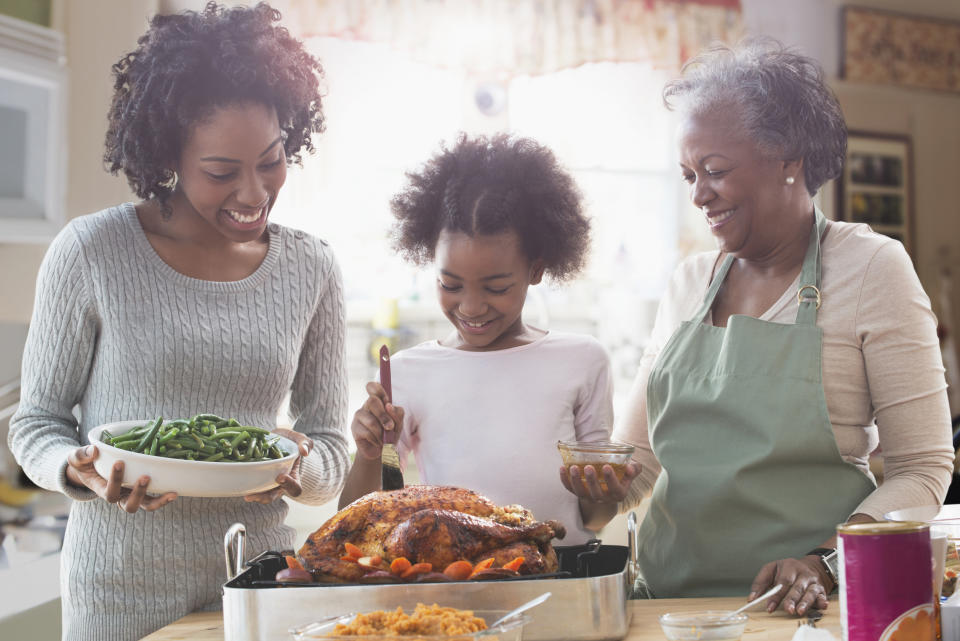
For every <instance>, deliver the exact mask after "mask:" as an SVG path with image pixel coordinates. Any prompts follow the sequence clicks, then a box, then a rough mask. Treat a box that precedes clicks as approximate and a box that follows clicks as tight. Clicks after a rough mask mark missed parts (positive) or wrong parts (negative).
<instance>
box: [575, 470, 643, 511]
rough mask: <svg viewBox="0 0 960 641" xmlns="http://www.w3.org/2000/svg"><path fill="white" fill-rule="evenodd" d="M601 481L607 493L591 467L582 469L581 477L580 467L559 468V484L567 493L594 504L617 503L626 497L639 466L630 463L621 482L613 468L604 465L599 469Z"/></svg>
mask: <svg viewBox="0 0 960 641" xmlns="http://www.w3.org/2000/svg"><path fill="white" fill-rule="evenodd" d="M601 473H602V474H603V481H604V483H606V485H607V491H606V492H604V491H603V488H602V487H601V485H600V477H599V476H598V475H597V470H596V468H594V466H592V465H585V466H584V467H583V475H581V474H580V467H579V466H577V465H571V466H570V468H569V469H567V467H566V466H561V467H560V482H561V483H563V487H565V488H567V491H569V492H573V493H574V494H576V495H577V496H578V497H580V499H581V500H587V501H593V502H594V503H619V502H620V501H622V500H624V499H625V498H626V497H627V491H628V490H629V489H630V484H631V483H632V482H633V479H634V478H636V477H637V475H638V474H640V464H639V463H637V462H636V461H630V462H629V463H627V466H626V468H625V471H624V475H623V480H622V481H621V480H620V479H618V478H617V475H616V474H615V473H614V471H613V468H612V467H610V466H609V465H604V466H603V468H602V469H601Z"/></svg>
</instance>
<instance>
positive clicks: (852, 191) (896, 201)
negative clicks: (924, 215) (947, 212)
mask: <svg viewBox="0 0 960 641" xmlns="http://www.w3.org/2000/svg"><path fill="white" fill-rule="evenodd" d="M837 194H838V200H839V202H838V206H837V212H838V214H839V216H838V217H839V218H840V220H846V221H848V222H852V223H866V224H868V225H870V227H872V228H873V230H874V231H876V232H878V233H881V234H885V235H887V236H890V237H891V238H895V239H897V240H899V241H900V242H901V243H903V246H904V247H905V248H906V250H907V252H908V253H909V254H910V256H911V257H913V259H914V262H916V255H915V253H914V247H913V174H912V158H911V145H910V138H909V137H908V136H903V135H897V134H884V133H872V132H864V131H851V132H850V135H849V139H848V142H847V159H846V162H845V163H844V166H843V175H842V176H841V178H840V184H839V189H838V190H837Z"/></svg>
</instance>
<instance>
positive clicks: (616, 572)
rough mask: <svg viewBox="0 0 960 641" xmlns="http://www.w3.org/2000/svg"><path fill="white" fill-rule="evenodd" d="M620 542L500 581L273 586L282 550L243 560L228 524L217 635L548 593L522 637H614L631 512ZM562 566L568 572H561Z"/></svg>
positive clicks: (623, 602) (628, 555)
mask: <svg viewBox="0 0 960 641" xmlns="http://www.w3.org/2000/svg"><path fill="white" fill-rule="evenodd" d="M627 531H628V537H627V542H628V545H627V546H626V547H624V546H621V545H602V544H600V542H599V541H593V542H591V543H588V544H586V545H579V546H569V547H562V546H557V547H556V550H557V554H558V556H559V558H560V569H561V573H560V575H562V576H554V575H551V578H522V579H512V580H501V581H460V582H452V583H406V584H397V585H356V584H349V585H336V584H309V585H289V586H278V585H276V584H273V578H274V576H275V574H276V572H277V571H278V570H280V569H282V568H284V567H286V562H285V561H284V560H283V557H282V555H280V554H279V553H276V552H265V553H263V554H261V555H260V556H258V557H257V558H255V559H253V560H251V561H249V562H245V561H244V541H245V538H246V531H245V529H244V527H243V525H242V524H239V523H237V524H234V525H233V526H232V527H231V528H230V529H229V530H228V531H227V534H226V536H225V537H224V553H225V556H226V562H227V577H228V580H227V582H226V583H225V584H224V586H223V623H224V639H225V641H289V640H290V639H291V638H292V637H291V636H290V633H289V630H290V628H292V627H295V626H298V625H303V624H306V623H310V622H312V621H316V620H318V619H321V618H324V617H327V616H332V615H336V614H346V613H349V612H370V611H374V610H395V609H396V608H397V607H402V608H403V609H404V611H410V610H412V609H413V608H414V607H415V606H416V604H417V603H426V604H432V603H437V604H439V605H441V606H449V607H455V608H461V609H469V610H510V609H513V608H514V607H516V606H518V605H520V604H521V603H524V602H526V601H529V600H530V599H532V598H534V597H536V596H539V595H540V594H543V593H544V592H551V593H553V596H552V597H551V598H550V599H548V600H547V601H546V602H545V603H543V604H541V605H539V606H537V607H536V608H535V609H533V610H531V611H530V612H529V614H531V615H532V617H533V621H532V622H531V623H529V624H528V625H527V626H526V627H525V628H524V630H523V639H524V641H546V640H548V639H551V640H552V639H571V640H574V641H603V640H607V639H610V640H613V639H622V638H623V637H625V636H626V634H627V630H628V629H629V627H630V610H629V609H628V608H627V596H628V595H629V594H630V591H631V589H632V587H633V585H634V581H635V580H636V577H637V562H636V555H637V517H636V514H635V513H631V514H630V515H628V517H627ZM568 573H569V574H568Z"/></svg>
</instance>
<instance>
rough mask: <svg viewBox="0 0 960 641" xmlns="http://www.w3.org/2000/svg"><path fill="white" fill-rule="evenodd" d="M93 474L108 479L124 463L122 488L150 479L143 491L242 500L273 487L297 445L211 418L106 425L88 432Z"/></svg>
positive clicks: (199, 416) (287, 467)
mask: <svg viewBox="0 0 960 641" xmlns="http://www.w3.org/2000/svg"><path fill="white" fill-rule="evenodd" d="M87 438H88V439H89V441H90V443H91V444H92V445H96V446H97V449H98V451H99V456H97V458H96V459H95V460H94V467H95V468H96V470H97V473H98V474H100V476H103V477H104V478H109V476H110V471H111V470H112V469H113V465H114V463H116V462H117V461H123V464H124V471H123V485H124V486H127V487H130V486H132V485H133V484H134V483H135V482H136V481H137V479H138V478H140V477H141V476H143V475H146V476H149V477H150V484H149V485H148V486H147V492H148V493H150V494H163V493H165V492H176V493H177V494H179V495H180V496H203V497H226V496H246V495H247V494H254V493H256V492H262V491H264V490H269V489H270V488H273V487H276V485H277V482H276V478H277V476H279V475H280V474H282V473H284V472H287V471H289V470H290V466H291V465H292V464H293V461H294V460H295V459H296V457H297V445H296V444H295V443H294V442H293V441H291V440H289V439H287V438H284V437H282V436H280V435H279V434H274V433H272V432H270V431H269V430H266V429H263V428H261V427H256V426H252V425H243V424H241V423H240V422H239V421H237V420H236V419H232V418H222V417H219V416H216V415H214V414H197V415H196V416H193V417H191V418H176V419H168V420H165V419H164V418H163V417H160V416H158V417H156V418H154V419H150V420H146V421H120V422H117V423H107V424H106V425H100V426H98V427H95V428H93V429H92V430H90V433H89V434H88V435H87Z"/></svg>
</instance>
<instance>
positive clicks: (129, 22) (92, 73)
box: [0, 0, 159, 323]
mask: <svg viewBox="0 0 960 641" xmlns="http://www.w3.org/2000/svg"><path fill="white" fill-rule="evenodd" d="M158 3H159V0H96V2H69V1H67V0H56V1H55V2H54V3H53V9H52V19H51V22H52V24H51V26H52V27H53V28H54V29H57V30H58V31H61V32H63V33H64V35H65V37H66V58H67V73H68V83H69V85H68V88H67V105H68V111H67V138H66V140H65V143H64V153H66V154H67V163H66V164H67V185H66V202H65V211H66V216H67V218H74V217H76V216H80V215H82V214H87V213H90V212H93V211H97V210H99V209H103V208H104V207H107V206H109V205H112V204H115V203H118V202H122V201H127V200H131V199H132V198H133V196H132V194H131V193H130V190H129V188H128V187H127V184H126V181H125V180H123V179H122V178H118V177H115V176H111V175H110V174H108V173H107V172H106V171H104V169H103V162H102V160H101V158H102V155H103V139H104V135H105V134H106V130H107V109H108V108H109V105H110V97H111V93H112V80H111V74H110V66H111V65H112V64H113V63H114V62H116V61H117V60H118V59H119V58H120V56H121V55H123V54H124V53H125V52H127V51H129V50H131V49H133V47H135V46H136V42H137V38H138V37H139V36H140V34H141V33H143V31H144V30H145V29H146V26H147V18H148V17H149V16H151V15H153V14H154V13H155V12H156V9H157V5H158ZM2 240H3V239H0V274H3V277H2V278H0V301H2V302H3V304H0V322H13V323H26V322H28V321H29V320H30V313H31V310H32V309H33V296H34V282H35V280H36V277H37V270H38V269H39V267H40V262H41V261H42V260H43V255H44V253H45V252H46V245H43V244H31V245H26V244H9V243H3V242H2Z"/></svg>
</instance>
